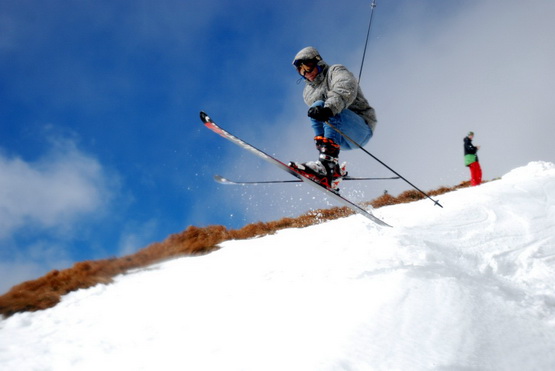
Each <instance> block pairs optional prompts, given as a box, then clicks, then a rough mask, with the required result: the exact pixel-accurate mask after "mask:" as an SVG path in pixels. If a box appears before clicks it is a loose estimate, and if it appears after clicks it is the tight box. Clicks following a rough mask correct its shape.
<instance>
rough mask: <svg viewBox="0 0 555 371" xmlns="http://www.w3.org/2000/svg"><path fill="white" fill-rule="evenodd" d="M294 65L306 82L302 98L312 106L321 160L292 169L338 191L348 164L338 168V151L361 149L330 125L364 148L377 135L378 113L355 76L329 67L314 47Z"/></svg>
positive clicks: (300, 54) (310, 113)
mask: <svg viewBox="0 0 555 371" xmlns="http://www.w3.org/2000/svg"><path fill="white" fill-rule="evenodd" d="M293 65H294V66H295V68H296V69H297V72H298V73H299V74H300V75H301V76H302V77H303V78H304V80H305V83H306V85H305V87H304V91H303V98H304V101H305V103H306V104H307V105H308V106H309V107H310V108H309V109H308V116H309V117H310V119H311V123H312V128H313V129H314V135H315V136H314V141H315V143H316V149H317V150H318V152H319V157H318V161H309V162H304V163H296V162H291V163H289V166H291V167H293V168H294V169H296V170H297V171H300V172H302V173H304V174H306V175H307V176H309V177H311V178H312V179H314V180H316V181H317V182H318V183H320V184H321V185H323V186H325V187H326V188H330V189H332V190H335V191H337V190H338V185H339V182H340V181H341V180H342V179H343V177H344V176H345V175H347V171H346V169H345V163H344V164H342V165H341V166H339V151H340V150H341V149H345V150H350V149H356V148H359V147H358V146H357V145H356V144H354V143H352V142H351V141H349V140H348V139H347V138H345V137H344V136H342V135H341V134H339V133H338V132H337V131H336V130H334V129H333V128H332V127H331V126H330V125H328V123H329V124H331V125H333V126H334V127H336V128H337V129H339V130H340V131H341V132H343V133H344V134H345V136H347V137H349V138H350V139H352V140H353V141H355V142H357V144H359V145H360V146H364V145H366V143H368V141H369V140H370V138H372V135H373V134H374V129H375V127H376V123H377V120H376V114H375V112H374V109H373V108H372V107H370V104H369V103H368V101H367V100H366V98H365V97H364V95H363V94H362V91H361V89H360V86H359V84H358V81H357V79H356V78H355V76H354V75H353V74H352V73H351V72H350V71H349V70H347V68H346V67H345V66H343V65H340V64H334V65H331V66H330V65H328V64H327V63H326V62H324V60H323V59H322V57H321V56H320V53H318V50H316V49H315V48H313V47H311V46H309V47H306V48H304V49H302V50H301V51H299V52H298V53H297V55H296V56H295V59H294V60H293Z"/></svg>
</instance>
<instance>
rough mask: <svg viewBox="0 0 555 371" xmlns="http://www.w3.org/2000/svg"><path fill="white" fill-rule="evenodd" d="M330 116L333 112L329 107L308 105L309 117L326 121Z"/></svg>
mask: <svg viewBox="0 0 555 371" xmlns="http://www.w3.org/2000/svg"><path fill="white" fill-rule="evenodd" d="M332 116H333V112H332V111H331V108H329V107H322V106H316V107H310V109H309V110H308V117H311V118H313V119H314V120H318V121H328V120H329V119H330V117H332Z"/></svg>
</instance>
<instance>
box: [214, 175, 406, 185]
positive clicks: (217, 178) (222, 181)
mask: <svg viewBox="0 0 555 371" xmlns="http://www.w3.org/2000/svg"><path fill="white" fill-rule="evenodd" d="M391 179H399V177H397V176H393V177H389V178H369V177H352V176H346V177H344V178H343V180H391ZM214 180H215V181H216V182H218V183H220V184H228V185H257V184H282V183H302V182H303V181H302V180H300V179H295V180H255V181H236V180H230V179H227V178H224V177H223V176H221V175H214Z"/></svg>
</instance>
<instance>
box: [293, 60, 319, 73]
mask: <svg viewBox="0 0 555 371" xmlns="http://www.w3.org/2000/svg"><path fill="white" fill-rule="evenodd" d="M317 64H318V61H317V60H316V59H297V60H296V61H294V62H293V65H294V66H295V68H296V69H297V71H298V72H299V73H302V72H305V73H310V72H312V70H313V69H314V68H316V65H317Z"/></svg>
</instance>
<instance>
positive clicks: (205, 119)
mask: <svg viewBox="0 0 555 371" xmlns="http://www.w3.org/2000/svg"><path fill="white" fill-rule="evenodd" d="M200 119H201V120H202V122H211V121H212V120H211V119H210V117H209V116H208V115H207V114H206V112H204V111H200Z"/></svg>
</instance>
